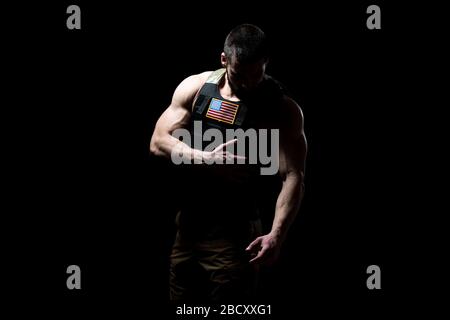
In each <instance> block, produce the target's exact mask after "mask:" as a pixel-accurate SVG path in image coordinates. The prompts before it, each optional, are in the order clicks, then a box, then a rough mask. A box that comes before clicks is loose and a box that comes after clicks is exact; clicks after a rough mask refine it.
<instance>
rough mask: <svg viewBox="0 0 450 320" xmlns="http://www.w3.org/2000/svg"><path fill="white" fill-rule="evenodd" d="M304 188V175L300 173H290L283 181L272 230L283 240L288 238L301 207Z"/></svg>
mask: <svg viewBox="0 0 450 320" xmlns="http://www.w3.org/2000/svg"><path fill="white" fill-rule="evenodd" d="M303 189H304V185H303V177H302V176H301V175H299V174H291V175H288V176H287V177H286V179H285V180H284V181H283V186H282V188H281V191H280V194H279V195H278V199H277V203H276V208H275V217H274V219H273V223H272V230H271V233H272V234H273V235H274V236H276V237H277V238H278V239H279V240H281V242H283V241H284V239H285V238H286V235H287V232H288V229H289V227H290V226H291V224H292V222H293V221H294V219H295V217H296V215H297V213H298V211H299V209H300V203H301V201H302V198H303V192H304V190H303Z"/></svg>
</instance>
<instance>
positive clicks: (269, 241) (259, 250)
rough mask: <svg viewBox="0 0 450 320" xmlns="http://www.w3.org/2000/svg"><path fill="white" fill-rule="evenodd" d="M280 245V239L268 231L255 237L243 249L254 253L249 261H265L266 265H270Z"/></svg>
mask: <svg viewBox="0 0 450 320" xmlns="http://www.w3.org/2000/svg"><path fill="white" fill-rule="evenodd" d="M280 247H281V241H280V240H279V238H278V237H276V236H275V235H273V234H272V233H268V234H266V235H264V236H261V237H258V238H256V239H255V240H254V241H253V242H252V243H250V245H249V246H248V247H247V249H245V250H246V251H250V252H252V253H253V255H255V257H254V258H252V259H251V260H250V262H251V263H258V264H259V263H265V264H267V265H272V264H273V263H274V262H275V261H276V260H277V259H278V255H279V254H280Z"/></svg>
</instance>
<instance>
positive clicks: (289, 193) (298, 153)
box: [247, 97, 307, 264]
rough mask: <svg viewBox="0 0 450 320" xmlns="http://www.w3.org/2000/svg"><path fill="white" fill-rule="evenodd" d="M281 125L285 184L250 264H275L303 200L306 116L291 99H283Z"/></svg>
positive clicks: (256, 243) (282, 163)
mask: <svg viewBox="0 0 450 320" xmlns="http://www.w3.org/2000/svg"><path fill="white" fill-rule="evenodd" d="M283 109H284V110H285V112H283V114H284V115H283V119H282V124H281V126H280V149H279V152H280V154H279V160H280V168H279V170H280V171H279V172H280V176H281V178H282V181H283V184H282V187H281V191H280V194H279V195H278V199H277V203H276V207H275V216H274V219H273V223H272V229H271V231H270V232H269V233H268V234H266V235H263V236H261V237H258V238H256V239H255V240H254V241H253V242H252V243H251V244H250V245H249V246H248V248H247V250H249V251H258V252H257V254H256V256H255V257H254V258H253V259H252V260H250V262H255V263H260V262H267V263H269V264H270V263H272V262H274V261H275V260H276V259H277V257H278V254H279V250H280V247H281V244H282V242H283V241H284V239H285V238H286V235H287V232H288V230H289V227H290V226H291V224H292V222H293V221H294V219H295V217H296V215H297V213H298V211H299V208H300V203H301V200H302V198H303V192H304V183H303V182H304V175H305V162H306V152H307V142H306V137H305V133H304V130H303V113H302V110H301V109H300V107H299V106H298V104H297V103H296V102H295V101H294V100H292V99H291V98H289V97H285V98H284V99H283Z"/></svg>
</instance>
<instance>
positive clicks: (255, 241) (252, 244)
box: [245, 237, 262, 251]
mask: <svg viewBox="0 0 450 320" xmlns="http://www.w3.org/2000/svg"><path fill="white" fill-rule="evenodd" d="M261 240H262V239H261V237H258V238H256V239H255V240H253V241H252V243H250V244H249V245H248V247H247V249H245V250H247V251H251V250H253V248H254V247H255V246H256V245H259V243H260V242H261Z"/></svg>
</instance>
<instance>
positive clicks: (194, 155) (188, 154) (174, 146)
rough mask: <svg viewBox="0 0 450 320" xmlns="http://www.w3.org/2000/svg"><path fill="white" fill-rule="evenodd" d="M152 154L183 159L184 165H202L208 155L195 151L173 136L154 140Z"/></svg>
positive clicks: (151, 147)
mask: <svg viewBox="0 0 450 320" xmlns="http://www.w3.org/2000/svg"><path fill="white" fill-rule="evenodd" d="M150 152H151V153H153V154H154V155H156V156H163V157H166V158H169V159H170V158H171V157H172V154H174V155H175V153H176V155H177V156H178V157H181V159H182V160H183V163H189V162H191V161H193V162H194V163H202V162H203V159H204V158H205V156H206V154H205V153H204V152H202V151H201V150H197V149H193V148H191V147H189V146H188V145H187V144H185V143H184V142H182V141H180V140H178V139H177V138H175V137H172V136H171V135H168V136H165V137H162V138H156V137H155V138H153V139H152V141H151V143H150Z"/></svg>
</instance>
